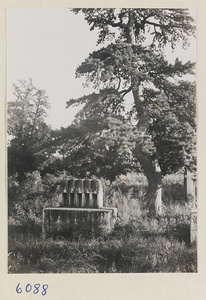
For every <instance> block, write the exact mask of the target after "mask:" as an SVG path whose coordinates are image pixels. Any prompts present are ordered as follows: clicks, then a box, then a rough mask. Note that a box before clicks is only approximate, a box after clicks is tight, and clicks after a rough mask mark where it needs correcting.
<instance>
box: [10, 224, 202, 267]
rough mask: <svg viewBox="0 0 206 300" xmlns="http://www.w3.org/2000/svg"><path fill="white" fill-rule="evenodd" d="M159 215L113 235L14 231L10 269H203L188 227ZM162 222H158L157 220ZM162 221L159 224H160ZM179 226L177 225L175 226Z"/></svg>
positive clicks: (125, 227)
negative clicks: (164, 225)
mask: <svg viewBox="0 0 206 300" xmlns="http://www.w3.org/2000/svg"><path fill="white" fill-rule="evenodd" d="M155 221H156V220H153V221H151V220H150V222H148V220H144V222H141V223H142V227H140V224H138V222H136V221H132V222H129V223H128V224H127V225H123V226H122V225H120V224H119V225H117V226H116V229H115V230H114V231H113V232H112V233H111V234H109V235H108V236H100V237H98V238H95V237H93V238H91V239H83V238H82V237H81V238H78V236H73V237H72V238H69V239H63V238H59V239H56V240H53V239H47V240H46V241H43V240H42V237H41V234H38V233H36V236H34V235H31V234H29V233H26V232H24V233H21V232H19V233H17V232H16V233H15V232H14V229H13V231H11V232H10V237H9V258H8V272H9V273H150V272H153V273H154V272H197V251H196V245H192V246H191V245H189V244H188V228H187V227H186V226H182V228H179V230H178V234H177V232H176V231H177V230H172V228H171V226H170V230H165V231H163V230H159V229H158V228H157V224H156V223H155ZM154 224H156V225H154ZM155 226H156V227H155ZM173 229H175V228H173Z"/></svg>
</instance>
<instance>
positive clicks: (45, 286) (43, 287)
mask: <svg viewBox="0 0 206 300" xmlns="http://www.w3.org/2000/svg"><path fill="white" fill-rule="evenodd" d="M40 286H41V284H39V283H36V284H34V290H33V294H38V293H39V289H40ZM48 287H49V286H48V284H43V285H42V289H43V291H42V293H41V294H42V296H45V295H46V294H47V289H48ZM31 290H32V285H31V284H30V283H28V284H27V285H26V287H25V291H26V292H27V293H29V292H31ZM16 292H17V293H18V294H21V293H22V288H20V283H18V285H17V287H16Z"/></svg>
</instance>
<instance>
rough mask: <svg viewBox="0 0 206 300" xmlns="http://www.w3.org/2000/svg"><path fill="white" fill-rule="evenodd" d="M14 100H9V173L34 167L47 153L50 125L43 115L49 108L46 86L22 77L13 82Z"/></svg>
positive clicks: (21, 171)
mask: <svg viewBox="0 0 206 300" xmlns="http://www.w3.org/2000/svg"><path fill="white" fill-rule="evenodd" d="M14 95H15V98H16V99H15V100H14V101H9V102H8V134H9V137H10V141H9V145H8V173H9V175H13V174H15V173H17V174H18V178H19V179H20V180H23V179H24V178H25V177H24V173H26V172H29V171H34V170H35V169H37V168H38V166H39V165H40V164H41V163H42V161H43V160H44V159H45V157H46V156H47V155H48V153H47V151H46V149H45V144H46V142H47V141H48V139H49V132H50V127H49V126H47V125H46V123H45V121H44V119H45V117H46V115H47V114H46V110H47V109H48V108H49V103H48V97H47V96H46V93H45V91H44V90H41V89H38V88H36V87H34V86H33V83H32V79H29V80H27V81H26V80H19V83H18V85H17V84H14Z"/></svg>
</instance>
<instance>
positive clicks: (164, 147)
mask: <svg viewBox="0 0 206 300" xmlns="http://www.w3.org/2000/svg"><path fill="white" fill-rule="evenodd" d="M73 11H74V13H75V14H78V13H83V15H84V18H85V20H86V21H87V23H88V24H89V25H90V30H94V29H95V28H97V29H98V38H99V39H98V44H103V47H102V48H99V49H98V50H96V51H93V52H92V53H90V54H89V56H88V58H86V59H85V61H84V62H82V64H81V65H80V66H79V67H78V68H77V69H76V77H81V76H84V77H85V79H86V81H85V85H92V86H93V88H94V89H95V92H94V93H92V94H90V95H87V96H83V97H80V98H78V99H70V100H69V101H68V102H67V106H68V107H70V106H72V105H80V104H81V105H82V104H83V105H84V107H83V108H82V110H81V111H80V113H79V114H78V115H77V118H76V121H75V123H74V124H75V126H76V127H77V128H82V127H83V126H85V125H87V124H88V122H89V121H91V120H92V123H93V125H94V126H93V127H92V128H91V127H89V126H85V129H86V132H85V143H82V144H81V147H79V148H78V149H73V152H74V153H76V150H77V152H78V157H79V159H80V160H81V158H82V157H86V160H90V161H92V162H95V164H96V163H97V162H98V159H97V156H98V157H100V159H99V161H100V164H99V165H100V166H101V170H100V171H99V174H100V176H101V175H102V176H104V174H108V173H109V168H108V167H107V168H106V172H105V173H104V166H105V165H108V166H110V167H111V168H112V170H113V174H112V177H110V178H111V179H112V180H114V179H115V176H117V175H120V174H125V173H126V172H128V171H139V170H141V171H142V172H144V174H145V175H146V177H147V180H148V200H149V207H150V212H151V214H154V213H155V210H156V209H158V205H159V204H158V203H159V202H158V201H159V200H158V197H160V196H158V195H160V193H158V190H159V189H160V188H161V186H162V182H161V180H162V176H164V175H166V174H169V173H173V172H177V171H178V170H179V169H181V168H182V167H187V168H189V169H194V168H195V165H196V161H195V156H196V149H195V139H196V138H195V84H194V83H192V81H191V80H186V78H188V75H190V78H191V75H194V64H193V63H191V62H190V61H188V62H187V63H185V64H183V63H182V62H181V61H180V60H179V59H178V58H177V59H176V60H175V62H174V63H173V64H171V63H169V62H168V60H167V57H166V55H165V50H164V49H165V46H166V45H170V46H171V47H172V48H175V46H176V44H177V43H179V42H182V43H183V44H184V46H186V45H187V39H188V37H189V36H190V35H193V34H194V20H193V19H192V17H191V16H190V14H189V11H188V10H185V9H177V10H174V9H73ZM117 29H118V30H117ZM149 35H150V36H151V38H149ZM105 41H107V43H106V44H105V43H104V42H105ZM186 75H187V77H186ZM193 78H194V77H193ZM128 97H130V99H132V101H133V106H132V108H131V109H130V110H129V111H128V112H126V106H127V105H126V101H127V99H128ZM94 120H96V121H97V122H95V121H94ZM105 120H106V122H105ZM98 122H100V124H101V127H99V126H95V125H96V124H98ZM102 127H103V128H102ZM94 153H95V154H94ZM81 154H82V155H81ZM68 155H70V153H68ZM102 157H104V158H106V159H105V160H103V159H101V158H102ZM107 157H109V158H112V159H111V160H110V159H107ZM83 164H84V159H83ZM116 166H119V168H116ZM121 166H123V168H121ZM92 170H93V169H92ZM123 170H125V172H124V171H123ZM94 172H95V171H94ZM101 172H102V173H101ZM95 174H96V173H95ZM105 177H106V176H105ZM107 178H109V176H108V177H107ZM156 200H157V201H156ZM156 203H157V206H156ZM156 212H157V211H156Z"/></svg>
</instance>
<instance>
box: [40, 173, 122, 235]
mask: <svg viewBox="0 0 206 300" xmlns="http://www.w3.org/2000/svg"><path fill="white" fill-rule="evenodd" d="M61 197H62V201H61V203H62V207H51V208H44V210H43V237H44V238H45V237H46V236H57V235H63V236H68V235H71V234H73V233H75V234H77V235H78V234H79V235H81V236H84V235H85V236H88V235H90V234H91V233H93V234H95V235H98V234H100V233H104V234H105V233H108V232H110V231H111V230H112V229H113V228H114V224H115V222H116V220H117V209H116V208H112V207H103V186H102V183H101V181H100V180H88V179H76V180H75V179H70V180H68V182H67V184H66V186H65V187H63V188H62V189H61Z"/></svg>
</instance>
